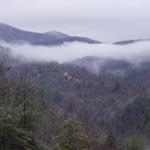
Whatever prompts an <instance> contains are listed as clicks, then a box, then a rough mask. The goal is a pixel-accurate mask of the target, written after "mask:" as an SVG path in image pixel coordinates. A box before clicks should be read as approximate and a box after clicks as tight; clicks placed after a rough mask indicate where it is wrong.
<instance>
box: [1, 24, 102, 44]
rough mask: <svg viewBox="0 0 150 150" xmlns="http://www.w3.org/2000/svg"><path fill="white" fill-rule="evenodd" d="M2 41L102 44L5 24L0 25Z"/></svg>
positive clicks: (81, 38)
mask: <svg viewBox="0 0 150 150" xmlns="http://www.w3.org/2000/svg"><path fill="white" fill-rule="evenodd" d="M0 40H1V41H4V42H7V43H17V44H21V43H29V44H32V45H44V46H53V45H61V44H63V43H64V42H83V43H89V44H95V43H101V42H99V41H96V40H92V39H89V38H86V37H78V36H70V35H66V34H63V33H61V32H57V31H51V32H46V33H35V32H29V31H24V30H21V29H18V28H15V27H12V26H9V25H7V24H4V23H0Z"/></svg>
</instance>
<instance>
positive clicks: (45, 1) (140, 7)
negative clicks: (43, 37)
mask: <svg viewBox="0 0 150 150" xmlns="http://www.w3.org/2000/svg"><path fill="white" fill-rule="evenodd" d="M0 22H3V23H7V24H10V25H13V26H16V27H20V28H22V29H25V30H31V31H39V32H46V31H50V30H59V31H61V32H65V33H68V34H72V35H81V36H88V37H90V38H94V39H98V40H101V41H106V42H109V41H118V40H126V39H137V38H150V29H149V27H150V0H0Z"/></svg>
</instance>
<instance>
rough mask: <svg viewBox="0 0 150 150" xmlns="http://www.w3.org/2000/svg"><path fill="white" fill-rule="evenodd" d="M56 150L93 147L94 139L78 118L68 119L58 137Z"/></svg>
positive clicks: (75, 149)
mask: <svg viewBox="0 0 150 150" xmlns="http://www.w3.org/2000/svg"><path fill="white" fill-rule="evenodd" d="M56 138H57V140H58V144H57V145H56V147H55V149H56V150H88V149H91V146H92V143H93V142H94V140H92V139H90V138H89V137H88V136H87V135H86V133H85V132H84V131H83V129H82V127H81V125H80V123H79V122H78V121H77V120H74V119H69V120H66V121H65V123H64V125H63V130H62V133H61V134H59V135H58V136H57V137H56Z"/></svg>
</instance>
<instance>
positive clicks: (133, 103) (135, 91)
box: [0, 48, 150, 150]
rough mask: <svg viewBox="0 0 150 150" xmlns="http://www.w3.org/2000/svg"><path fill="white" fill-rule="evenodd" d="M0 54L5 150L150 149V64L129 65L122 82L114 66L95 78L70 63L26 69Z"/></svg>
mask: <svg viewBox="0 0 150 150" xmlns="http://www.w3.org/2000/svg"><path fill="white" fill-rule="evenodd" d="M0 53H1V55H0V56H1V57H0V60H1V65H0V146H1V150H10V149H11V150H43V149H50V150H52V149H59V150H82V149H84V150H86V149H88V150H144V149H147V148H148V147H149V141H150V94H149V92H150V64H149V62H145V63H142V64H141V65H139V66H136V67H133V66H130V65H127V67H125V73H124V76H121V77H120V76H119V77H118V76H115V74H110V71H111V69H112V68H113V67H114V66H113V65H112V67H111V66H110V68H108V67H106V66H108V65H105V67H104V68H103V71H102V72H100V73H99V74H94V73H91V72H89V71H88V70H86V68H84V66H83V67H78V66H76V65H73V64H69V63H66V64H59V63H57V62H50V63H45V62H43V63H37V62H36V63H34V62H33V63H31V62H30V63H23V62H20V61H19V60H15V59H13V58H11V57H9V49H7V51H6V49H5V50H4V48H1V51H0ZM111 61H113V60H111ZM116 63H117V62H115V63H114V64H116ZM111 64H112V63H111ZM119 64H120V61H119ZM123 64H124V63H123ZM125 64H126V63H125ZM123 66H124V65H123ZM121 67H122V66H119V68H121Z"/></svg>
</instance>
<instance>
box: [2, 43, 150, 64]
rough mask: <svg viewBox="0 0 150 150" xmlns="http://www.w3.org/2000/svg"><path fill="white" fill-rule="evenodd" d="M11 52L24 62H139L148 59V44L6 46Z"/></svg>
mask: <svg viewBox="0 0 150 150" xmlns="http://www.w3.org/2000/svg"><path fill="white" fill-rule="evenodd" d="M1 45H3V46H7V47H9V48H10V49H11V50H12V52H13V53H12V54H13V57H15V58H21V59H22V58H24V59H25V60H26V61H47V62H50V61H58V62H60V63H63V62H69V61H72V60H75V59H78V58H82V57H86V56H96V57H103V58H111V59H125V60H128V61H130V62H133V63H134V62H136V63H137V62H141V61H143V60H148V59H149V58H150V42H137V43H134V44H129V45H113V44H92V45H90V44H83V43H77V42H75V43H66V44H64V45H62V46H55V47H44V46H31V45H28V44H24V45H8V44H7V45H6V44H1Z"/></svg>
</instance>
